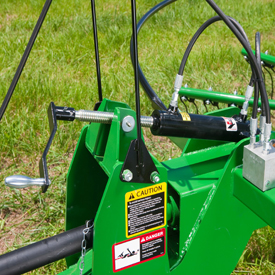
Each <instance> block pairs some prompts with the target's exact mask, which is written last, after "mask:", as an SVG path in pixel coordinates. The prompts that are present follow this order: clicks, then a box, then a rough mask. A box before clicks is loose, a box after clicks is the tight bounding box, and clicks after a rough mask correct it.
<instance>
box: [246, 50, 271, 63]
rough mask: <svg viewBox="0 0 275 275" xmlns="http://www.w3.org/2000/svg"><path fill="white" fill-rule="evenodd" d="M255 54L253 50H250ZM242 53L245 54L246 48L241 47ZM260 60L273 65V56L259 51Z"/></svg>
mask: <svg viewBox="0 0 275 275" xmlns="http://www.w3.org/2000/svg"><path fill="white" fill-rule="evenodd" d="M252 52H253V54H255V51H252ZM241 53H242V55H244V56H247V52H246V50H245V49H244V48H243V49H242V51H241ZM261 60H262V61H264V62H265V63H267V64H269V65H271V66H274V65H275V57H274V56H272V55H269V54H265V53H261Z"/></svg>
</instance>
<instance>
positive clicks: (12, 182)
mask: <svg viewBox="0 0 275 275" xmlns="http://www.w3.org/2000/svg"><path fill="white" fill-rule="evenodd" d="M5 184H6V185H7V186H8V187H10V188H17V189H21V188H26V187H30V186H34V185H35V186H43V185H45V179H44V178H38V179H32V178H29V177H27V176H21V175H14V176H9V177H7V178H5Z"/></svg>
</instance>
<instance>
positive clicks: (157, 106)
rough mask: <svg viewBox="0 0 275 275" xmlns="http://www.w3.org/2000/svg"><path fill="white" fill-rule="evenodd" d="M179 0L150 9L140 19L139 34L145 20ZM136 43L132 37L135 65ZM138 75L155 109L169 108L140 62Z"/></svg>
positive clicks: (164, 2)
mask: <svg viewBox="0 0 275 275" xmlns="http://www.w3.org/2000/svg"><path fill="white" fill-rule="evenodd" d="M175 1H177V0H164V1H162V2H161V3H159V4H157V5H156V6H154V7H153V8H152V9H150V10H149V11H148V12H147V13H146V14H145V15H143V16H142V18H141V19H140V21H139V22H138V24H137V34H138V33H139V31H140V30H141V28H142V26H143V25H144V24H145V22H146V21H147V20H148V19H149V18H150V17H151V16H153V15H154V14H155V13H156V12H158V11H159V10H161V9H162V8H164V7H166V6H167V5H169V4H171V3H174V2H175ZM133 48H134V45H133V37H132V38H131V43H130V54H131V60H132V64H133V66H134V49H133ZM138 77H139V81H140V84H141V86H142V87H143V89H144V91H145V92H146V94H147V96H148V97H149V99H150V100H151V102H152V104H153V108H154V109H161V110H167V108H166V106H165V104H164V103H163V102H162V101H161V99H160V98H159V97H158V95H157V94H156V93H155V91H154V90H153V88H152V87H151V86H150V84H149V82H148V81H147V79H146V77H145V75H144V73H143V71H142V69H141V67H140V65H139V64H138Z"/></svg>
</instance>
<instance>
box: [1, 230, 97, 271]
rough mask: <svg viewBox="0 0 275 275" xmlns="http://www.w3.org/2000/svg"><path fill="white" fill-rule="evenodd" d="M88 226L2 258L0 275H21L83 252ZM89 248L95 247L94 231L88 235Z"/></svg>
mask: <svg viewBox="0 0 275 275" xmlns="http://www.w3.org/2000/svg"><path fill="white" fill-rule="evenodd" d="M84 228H86V225H82V226H79V227H77V228H74V229H71V230H68V231H66V232H64V233H61V234H58V235H56V236H53V237H50V238H47V239H45V240H42V241H39V242H37V243H33V244H31V245H28V246H25V247H22V248H19V249H17V250H14V251H12V252H9V253H7V254H4V255H2V256H0V275H20V274H23V273H26V272H29V271H31V270H34V269H36V268H39V267H41V266H44V265H47V264H49V263H52V262H55V261H58V260H60V259H63V258H65V257H68V256H70V255H73V254H75V253H77V252H81V242H82V239H83V229H84ZM86 244H87V248H91V247H92V246H93V229H91V230H90V231H89V233H88V234H87V235H86Z"/></svg>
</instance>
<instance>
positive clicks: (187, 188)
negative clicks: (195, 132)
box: [62, 99, 275, 275]
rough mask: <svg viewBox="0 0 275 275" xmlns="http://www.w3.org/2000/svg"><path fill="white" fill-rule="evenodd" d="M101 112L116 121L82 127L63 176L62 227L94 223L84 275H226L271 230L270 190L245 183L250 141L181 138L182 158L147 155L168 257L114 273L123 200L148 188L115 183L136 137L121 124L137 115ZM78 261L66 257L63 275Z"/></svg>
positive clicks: (107, 106)
mask: <svg viewBox="0 0 275 275" xmlns="http://www.w3.org/2000/svg"><path fill="white" fill-rule="evenodd" d="M99 110H100V111H109V112H110V111H112V112H114V114H115V118H114V120H113V122H112V124H111V125H104V124H90V125H88V126H85V127H84V128H83V130H82V133H81V136H80V138H79V142H78V144H77V148H76V151H75V154H74V157H73V160H72V163H71V166H70V169H69V173H68V178H67V213H66V229H67V230H69V229H71V228H73V227H76V226H78V225H81V224H83V222H85V220H88V219H91V218H94V244H93V248H92V249H91V250H89V251H88V252H87V254H86V257H85V271H84V273H83V274H92V275H102V274H104V275H105V274H114V273H118V274H121V275H126V274H131V275H140V274H142V273H143V274H153V275H161V274H175V275H180V274H181V275H182V274H188V275H189V274H206V275H207V274H211V275H214V274H217V275H222V274H230V273H231V272H232V270H233V269H234V268H235V266H236V264H237V262H238V260H239V258H240V256H241V254H242V252H243V250H244V249H245V246H246V244H247V242H248V240H249V238H250V236H251V234H252V232H253V230H255V229H258V228H261V227H263V226H266V225H267V224H269V225H270V226H272V227H273V228H275V224H274V223H275V222H274V221H275V219H274V215H275V214H274V213H275V212H274V207H275V191H274V189H273V190H269V191H266V192H262V191H260V190H258V189H257V188H256V187H255V186H253V185H252V184H251V183H249V182H248V181H247V180H245V179H244V178H243V177H242V156H243V146H244V145H246V144H248V139H245V140H242V141H240V142H239V143H232V142H217V141H207V142H204V141H203V142H202V141H201V140H195V139H189V140H187V139H184V138H182V139H181V138H178V139H177V141H176V143H177V144H179V145H180V146H181V147H182V149H183V153H182V155H181V156H180V157H179V158H176V159H172V160H167V161H164V162H162V163H160V162H158V161H157V160H156V159H155V158H154V157H153V156H152V159H153V161H154V163H155V165H156V167H157V169H158V171H159V173H160V182H167V185H168V186H167V225H164V226H163V227H164V228H165V229H166V253H165V255H163V256H162V257H159V258H155V259H152V260H150V261H146V262H143V263H141V264H138V265H134V266H131V267H129V268H126V269H123V270H121V271H118V272H114V271H113V262H112V261H113V260H112V246H113V245H114V244H116V243H120V242H122V241H125V240H127V237H126V227H125V194H126V193H128V192H130V191H135V190H137V189H140V188H143V187H147V186H148V185H147V184H146V185H145V184H141V183H125V182H122V181H120V179H119V175H120V172H121V168H122V164H123V161H124V159H125V156H126V154H127V150H128V148H129V145H130V142H131V140H132V139H135V138H136V128H135V129H134V130H133V131H132V132H129V133H125V132H123V131H122V130H121V122H122V120H123V118H124V117H125V116H127V115H131V116H133V117H135V112H134V111H132V110H131V109H130V108H129V107H128V106H127V105H125V104H122V103H118V102H113V101H109V100H106V99H105V100H103V102H102V104H101V105H100V108H99ZM236 113H238V108H234V107H231V108H227V109H222V110H217V111H215V112H212V113H209V114H212V115H220V116H226V115H228V116H231V115H233V114H236ZM273 137H274V134H273ZM152 185H153V184H152ZM149 186H150V185H149ZM255 202H256V203H255ZM130 239H131V238H130ZM79 256H80V255H74V256H71V257H69V258H67V264H68V269H67V270H66V271H64V272H62V274H63V275H67V274H78V273H79V269H78V266H79V262H78V261H79ZM198 263H199V264H198Z"/></svg>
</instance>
